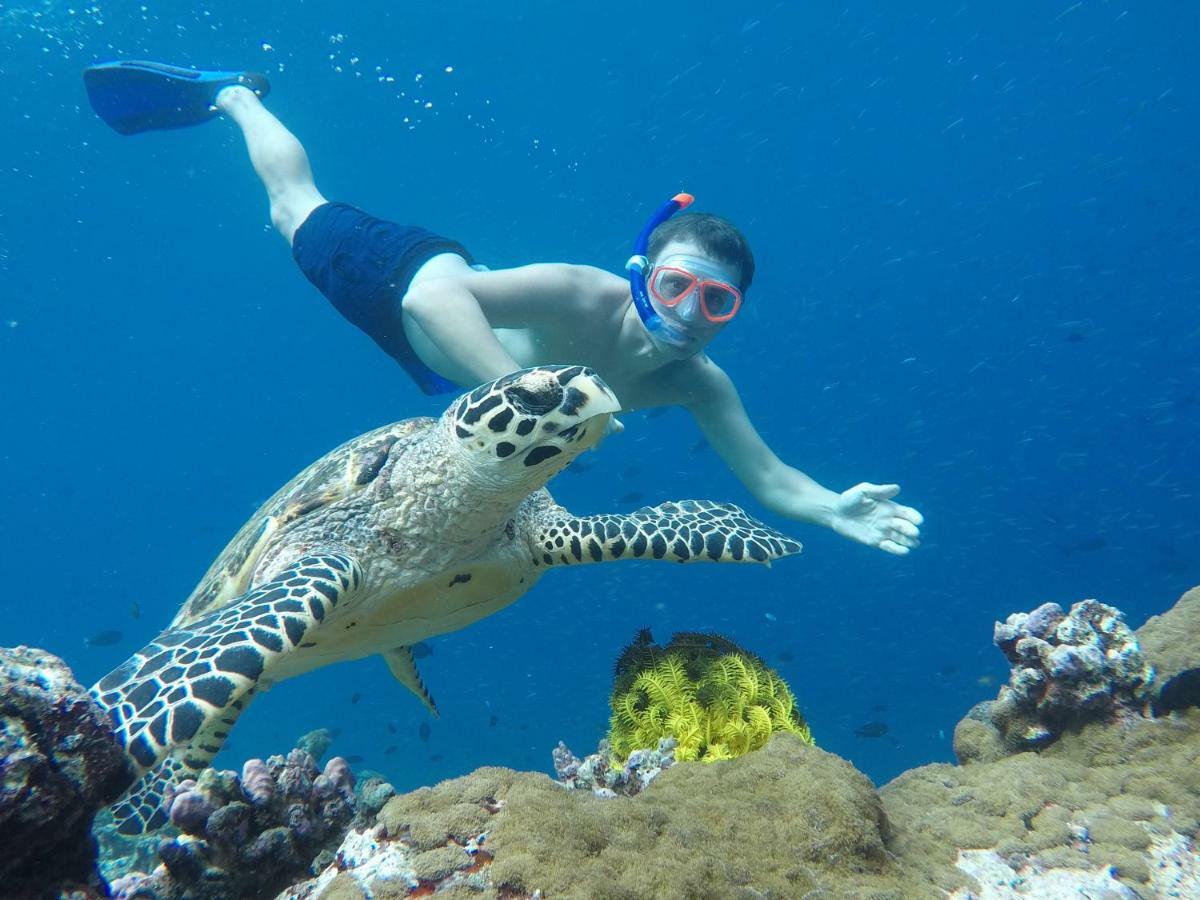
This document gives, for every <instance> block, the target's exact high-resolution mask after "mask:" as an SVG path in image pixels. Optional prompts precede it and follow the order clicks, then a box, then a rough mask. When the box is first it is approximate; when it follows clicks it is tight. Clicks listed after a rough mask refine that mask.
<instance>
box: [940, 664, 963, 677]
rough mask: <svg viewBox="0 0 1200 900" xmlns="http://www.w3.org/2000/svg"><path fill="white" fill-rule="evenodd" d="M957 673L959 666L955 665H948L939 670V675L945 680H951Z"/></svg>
mask: <svg viewBox="0 0 1200 900" xmlns="http://www.w3.org/2000/svg"><path fill="white" fill-rule="evenodd" d="M957 671H958V666H956V665H955V664H954V663H946V664H945V665H944V666H942V667H941V668H940V669H938V674H939V675H941V676H942V677H943V678H949V677H950V676H951V675H953V674H954V673H955V672H957Z"/></svg>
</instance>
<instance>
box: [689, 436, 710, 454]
mask: <svg viewBox="0 0 1200 900" xmlns="http://www.w3.org/2000/svg"><path fill="white" fill-rule="evenodd" d="M707 449H709V443H708V441H706V440H705V439H704V438H700V440H698V441H696V443H694V444H692V446H691V449H690V450H689V451H688V452H689V453H700V452H701V451H703V450H707Z"/></svg>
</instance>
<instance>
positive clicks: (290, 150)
mask: <svg viewBox="0 0 1200 900" xmlns="http://www.w3.org/2000/svg"><path fill="white" fill-rule="evenodd" d="M216 105H217V108H218V109H220V110H221V112H223V113H225V115H227V116H229V118H231V119H233V121H234V122H236V123H237V125H238V127H239V128H241V129H242V136H243V137H244V138H245V139H246V149H247V150H248V151H249V152H250V162H251V164H253V166H254V171H255V172H257V173H258V177H259V178H260V179H261V180H262V183H263V187H265V188H266V189H267V197H268V198H269V199H270V201H271V223H272V224H273V225H274V226H275V228H276V230H278V232H279V233H280V234H281V235H283V237H284V239H285V240H286V241H287V242H288V243H289V244H291V243H292V237H293V236H294V235H295V233H296V229H297V228H299V227H300V226H301V225H302V224H303V223H304V220H305V219H307V218H308V214H309V213H311V212H312V211H313V210H314V209H316V208H317V207H318V206H320V205H321V204H322V203H324V202H325V198H324V197H323V196H321V192H320V191H318V190H317V186H316V184H314V183H313V174H312V167H311V166H310V165H309V163H308V154H307V153H305V152H304V146H303V145H302V144H301V143H300V141H299V140H297V138H296V136H295V135H294V134H292V133H291V132H290V131H288V130H287V129H286V128H285V127H284V126H283V123H282V122H280V121H279V120H278V119H277V118H275V116H274V115H272V114H271V113H270V112H269V111H268V110H267V108H266V107H265V106H263V105H262V101H261V100H259V99H258V96H257V95H256V94H255V93H254V91H252V90H249V89H248V88H244V87H241V86H235V87H228V88H225V89H224V90H223V91H221V93H219V94H217V99H216Z"/></svg>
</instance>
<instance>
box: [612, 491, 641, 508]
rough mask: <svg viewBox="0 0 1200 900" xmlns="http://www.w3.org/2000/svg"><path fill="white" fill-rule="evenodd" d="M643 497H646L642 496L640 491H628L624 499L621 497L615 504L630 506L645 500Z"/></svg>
mask: <svg viewBox="0 0 1200 900" xmlns="http://www.w3.org/2000/svg"><path fill="white" fill-rule="evenodd" d="M645 497H646V495H645V494H643V493H642V492H641V491H630V492H629V493H628V494H626V495H625V496H624V497H622V498H621V499H620V500H618V501H617V502H618V503H620V504H622V505H626V506H631V505H633V504H634V503H641V502H642V500H644V499H645Z"/></svg>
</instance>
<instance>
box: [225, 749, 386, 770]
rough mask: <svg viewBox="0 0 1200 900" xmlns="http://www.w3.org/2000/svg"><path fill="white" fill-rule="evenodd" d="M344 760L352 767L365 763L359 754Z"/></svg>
mask: <svg viewBox="0 0 1200 900" xmlns="http://www.w3.org/2000/svg"><path fill="white" fill-rule="evenodd" d="M225 746H226V747H228V746H229V745H228V744H226V745H225ZM342 759H344V760H346V762H348V763H350V765H352V766H353V765H355V764H357V763H360V762H362V761H363V758H362V757H361V756H359V755H358V754H357V753H351V754H350V755H349V756H343V757H342Z"/></svg>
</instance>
